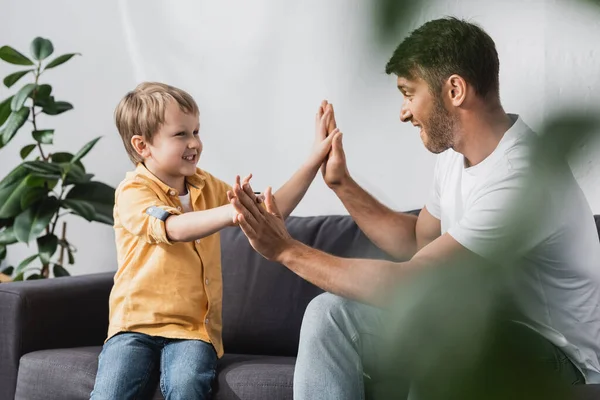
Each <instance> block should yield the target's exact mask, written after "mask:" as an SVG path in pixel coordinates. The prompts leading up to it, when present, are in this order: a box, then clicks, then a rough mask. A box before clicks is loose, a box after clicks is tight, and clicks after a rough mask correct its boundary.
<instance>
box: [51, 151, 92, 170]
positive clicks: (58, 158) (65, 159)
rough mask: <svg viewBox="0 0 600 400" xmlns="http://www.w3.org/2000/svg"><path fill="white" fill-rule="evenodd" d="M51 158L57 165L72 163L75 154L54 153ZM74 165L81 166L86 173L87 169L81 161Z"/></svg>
mask: <svg viewBox="0 0 600 400" xmlns="http://www.w3.org/2000/svg"><path fill="white" fill-rule="evenodd" d="M51 158H52V162H53V163H57V164H62V163H70V162H71V160H72V159H73V154H71V153H66V152H58V153H52V157H51ZM74 164H75V165H77V166H79V167H80V168H81V169H82V170H83V171H84V172H85V167H84V166H83V164H82V163H81V161H77V162H76V163H74Z"/></svg>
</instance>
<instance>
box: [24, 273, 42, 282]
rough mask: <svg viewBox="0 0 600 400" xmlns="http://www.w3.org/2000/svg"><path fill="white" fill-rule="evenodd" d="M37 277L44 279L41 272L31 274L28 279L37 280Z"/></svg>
mask: <svg viewBox="0 0 600 400" xmlns="http://www.w3.org/2000/svg"><path fill="white" fill-rule="evenodd" d="M37 279H44V278H43V277H42V275H40V274H31V275H29V276H28V277H27V279H26V280H27V281H35V280H37Z"/></svg>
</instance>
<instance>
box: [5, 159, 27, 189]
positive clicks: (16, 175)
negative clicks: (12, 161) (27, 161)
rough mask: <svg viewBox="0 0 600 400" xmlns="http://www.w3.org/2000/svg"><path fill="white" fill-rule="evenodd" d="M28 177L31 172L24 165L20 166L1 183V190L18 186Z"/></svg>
mask: <svg viewBox="0 0 600 400" xmlns="http://www.w3.org/2000/svg"><path fill="white" fill-rule="evenodd" d="M27 175H29V171H28V170H27V169H26V168H25V167H24V166H23V165H18V166H17V167H15V168H14V169H13V170H12V171H10V172H9V174H8V175H6V176H5V177H4V179H2V181H0V189H4V188H7V187H9V186H12V185H15V184H18V183H19V182H21V181H22V180H23V179H25V177H26V176H27Z"/></svg>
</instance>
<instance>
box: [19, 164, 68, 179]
mask: <svg viewBox="0 0 600 400" xmlns="http://www.w3.org/2000/svg"><path fill="white" fill-rule="evenodd" d="M21 165H22V166H23V167H25V168H27V169H28V170H30V171H33V172H38V173H41V174H50V175H58V176H59V177H60V174H61V172H62V171H61V168H60V166H58V165H56V164H53V163H49V162H45V161H26V162H24V163H23V164H21Z"/></svg>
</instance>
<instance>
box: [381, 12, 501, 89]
mask: <svg viewBox="0 0 600 400" xmlns="http://www.w3.org/2000/svg"><path fill="white" fill-rule="evenodd" d="M499 69H500V62H499V61H498V52H497V51H496V45H495V44H494V41H493V40H492V38H491V37H490V36H489V35H488V34H487V33H485V31H484V30H483V29H481V28H480V27H479V26H477V25H474V24H472V23H469V22H466V21H463V20H459V19H457V18H453V17H448V18H442V19H436V20H433V21H429V22H427V23H425V24H424V25H422V26H421V27H419V28H417V29H416V30H414V31H413V32H411V34H410V35H409V36H408V37H407V38H406V39H404V41H403V42H402V43H400V45H399V46H398V47H397V48H396V50H395V51H394V54H393V55H392V58H390V61H388V63H387V65H386V67H385V72H386V73H388V74H396V75H398V76H401V77H404V78H407V79H415V78H416V77H420V78H422V79H423V80H425V81H426V82H427V83H428V84H429V87H430V89H431V90H432V92H433V93H434V94H435V95H439V94H440V93H441V89H442V84H443V82H444V81H445V80H446V79H448V78H449V77H450V76H451V75H453V74H457V75H460V76H461V77H462V78H463V79H465V81H467V83H469V84H470V85H472V86H473V87H474V88H475V91H476V93H477V94H478V95H479V96H481V97H484V98H485V97H487V96H488V95H492V96H494V97H497V96H498V94H499V83H498V72H499Z"/></svg>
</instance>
